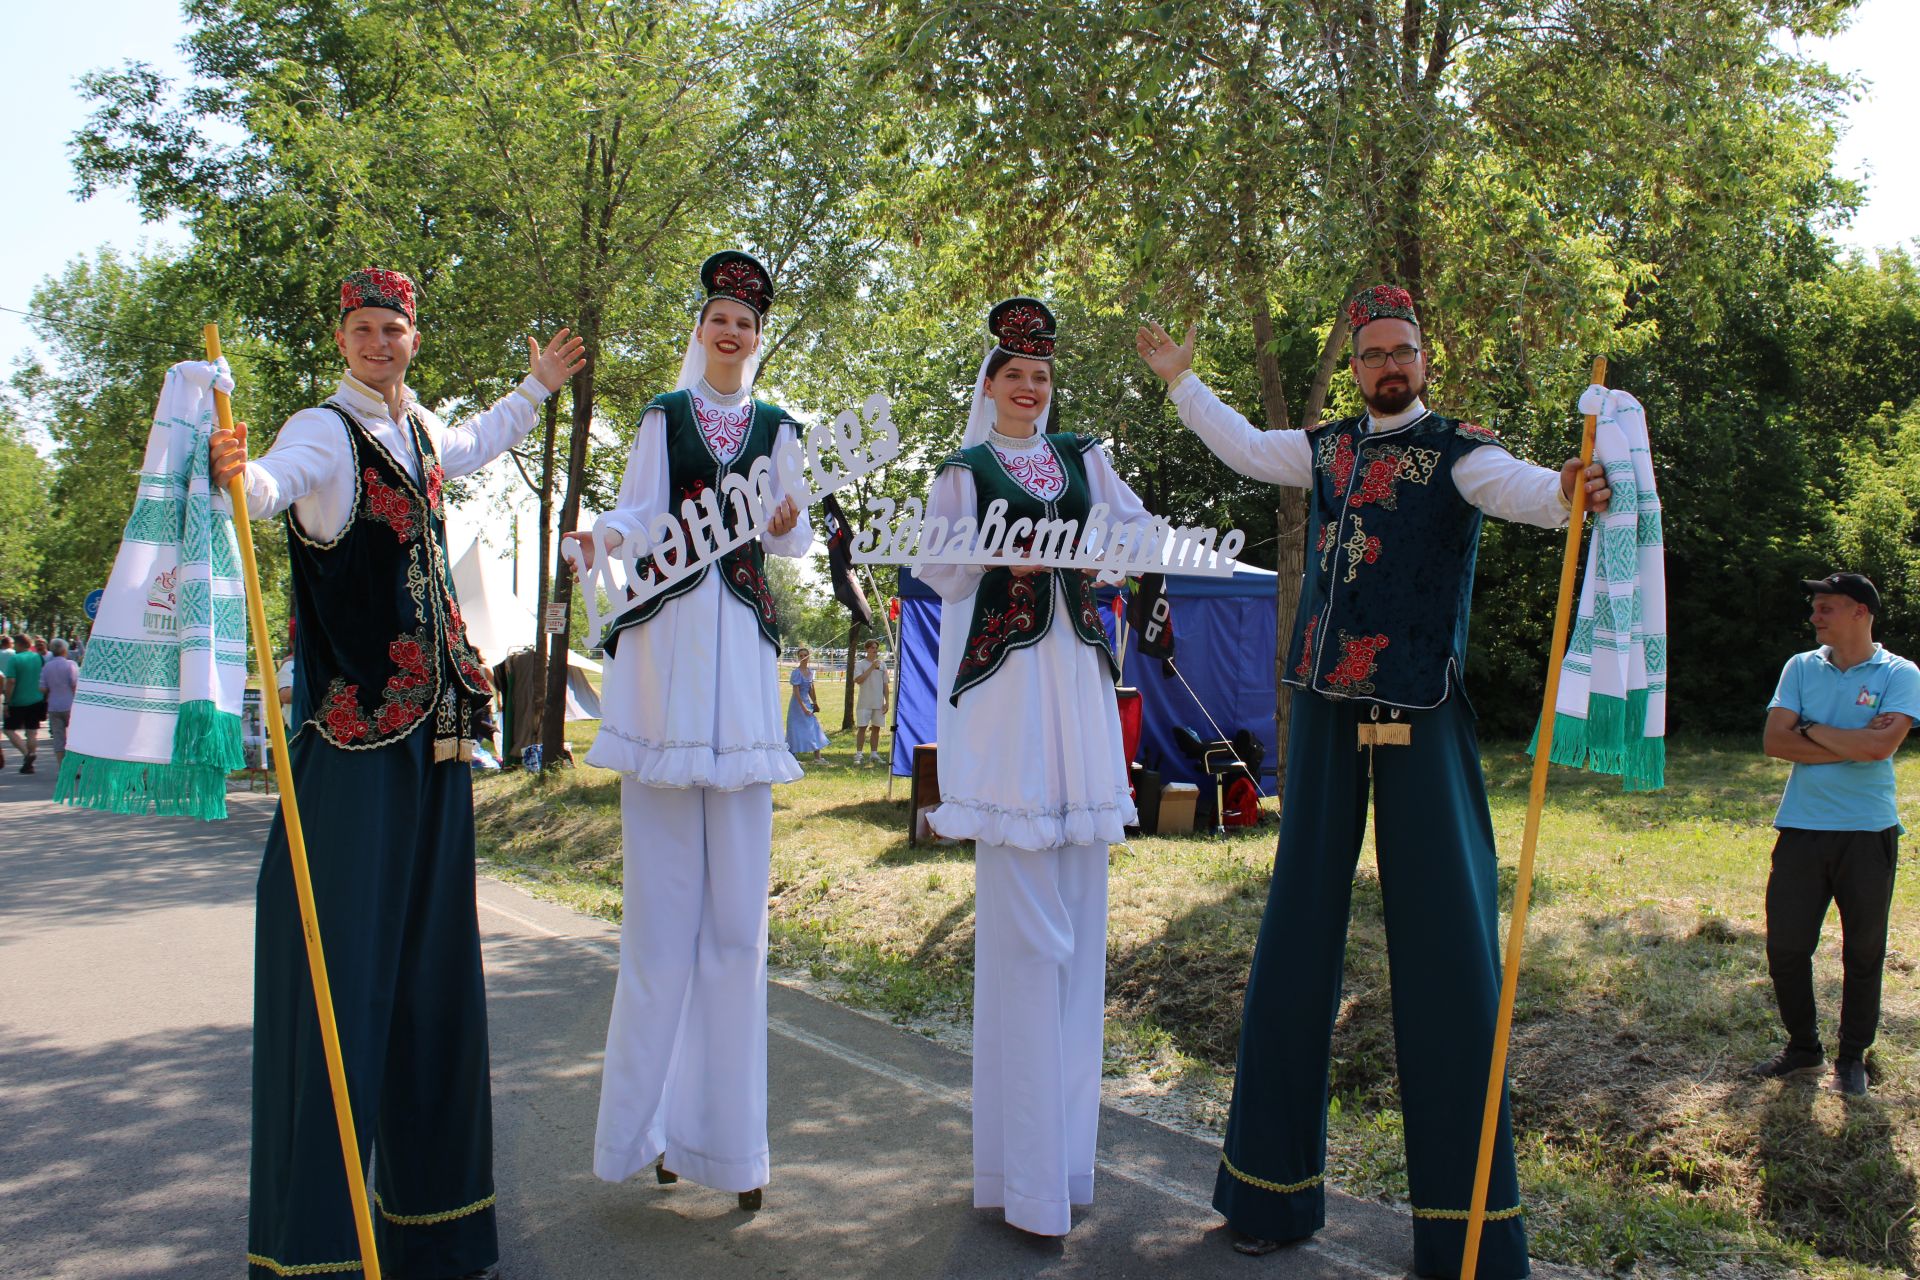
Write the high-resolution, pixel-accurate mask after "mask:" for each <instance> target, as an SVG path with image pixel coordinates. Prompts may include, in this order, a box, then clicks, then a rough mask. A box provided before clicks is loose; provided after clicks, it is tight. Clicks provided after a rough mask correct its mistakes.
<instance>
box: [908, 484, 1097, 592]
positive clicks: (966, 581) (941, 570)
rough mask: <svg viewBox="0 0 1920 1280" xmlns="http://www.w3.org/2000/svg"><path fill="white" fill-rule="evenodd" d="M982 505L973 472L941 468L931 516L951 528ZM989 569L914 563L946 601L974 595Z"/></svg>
mask: <svg viewBox="0 0 1920 1280" xmlns="http://www.w3.org/2000/svg"><path fill="white" fill-rule="evenodd" d="M1116 478H1117V477H1116ZM1123 487H1124V486H1123ZM979 509H980V507H979V499H978V496H977V494H976V492H975V490H974V487H973V472H972V471H970V470H968V469H967V468H966V467H961V466H950V467H942V468H940V474H939V475H937V476H935V477H934V480H933V492H932V493H930V494H928V495H927V519H928V520H929V521H932V520H934V519H936V518H941V519H945V520H946V522H947V528H949V529H951V528H952V527H953V525H954V522H955V521H958V520H971V519H973V518H974V517H975V515H976V514H977V513H978V511H979ZM985 572H986V569H985V568H984V567H983V566H981V565H977V564H918V565H915V566H914V567H913V576H914V577H916V578H918V579H920V581H922V582H924V583H926V584H927V585H928V586H929V587H932V588H933V590H934V592H935V594H937V595H938V596H939V597H940V599H941V600H943V601H946V600H964V599H966V598H967V597H968V596H970V595H972V594H973V593H974V590H975V589H976V588H977V587H979V585H980V575H981V574H983V573H985Z"/></svg>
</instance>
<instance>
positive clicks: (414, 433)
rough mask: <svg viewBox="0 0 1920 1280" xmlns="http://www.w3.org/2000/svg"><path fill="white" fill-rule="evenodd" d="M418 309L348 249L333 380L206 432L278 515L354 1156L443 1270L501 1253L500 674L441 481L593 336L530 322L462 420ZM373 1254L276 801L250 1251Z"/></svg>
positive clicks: (397, 1230)
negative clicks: (490, 396)
mask: <svg viewBox="0 0 1920 1280" xmlns="http://www.w3.org/2000/svg"><path fill="white" fill-rule="evenodd" d="M415 321H416V312H415V303H414V285H413V282H412V281H411V280H409V279H408V278H407V277H406V276H404V275H401V274H400V273H398V272H394V271H384V270H377V269H370V270H364V271H356V272H354V273H353V274H352V275H350V276H348V277H347V279H346V281H345V282H344V283H343V284H342V285H341V289H340V323H339V327H338V328H337V329H336V331H335V334H334V340H335V342H336V344H337V345H338V346H339V348H340V353H341V355H342V357H344V359H345V361H346V365H347V372H346V373H345V374H344V375H343V376H342V377H341V379H340V385H339V388H338V389H337V390H336V391H335V392H334V394H333V395H332V396H331V397H329V398H328V400H327V401H326V402H325V403H324V404H322V405H321V406H319V407H317V408H313V409H303V410H301V411H300V412H299V413H297V414H295V415H294V416H293V417H292V418H290V419H288V421H287V423H286V425H285V426H284V427H282V428H281V430H280V434H279V435H278V437H276V439H275V440H274V444H273V447H272V448H271V449H270V450H269V451H268V452H267V454H266V455H265V456H263V457H261V458H260V459H258V460H257V461H252V462H249V461H248V460H247V450H246V425H245V424H244V423H241V424H238V425H237V427H236V429H235V430H234V431H232V432H216V433H215V434H214V436H213V439H212V444H211V449H212V472H213V482H214V484H215V486H216V487H220V486H224V485H225V484H226V482H227V480H228V479H229V478H231V477H232V476H234V475H236V474H240V475H242V476H243V477H244V480H243V482H244V484H245V486H246V495H247V503H248V507H249V510H250V512H251V513H252V515H253V516H254V517H256V518H265V517H268V516H272V515H277V514H279V513H281V512H285V513H286V516H287V533H288V537H287V548H288V557H289V561H290V563H291V567H292V580H293V596H294V600H293V614H294V618H295V620H296V622H297V624H298V625H297V628H296V632H295V641H294V644H295V660H294V669H295V673H296V675H295V681H294V689H293V702H292V706H291V711H292V721H293V724H294V725H295V726H296V730H295V736H294V738H293V741H292V745H291V748H290V752H289V759H290V762H291V764H292V768H293V775H294V778H295V780H296V788H295V790H296V794H297V795H298V797H299V800H300V811H301V816H302V822H303V825H304V826H305V829H306V841H307V847H308V849H309V850H310V852H311V855H312V857H311V866H312V875H313V888H314V895H315V902H316V906H317V916H318V919H319V921H320V928H321V934H322V940H323V942H324V943H325V946H326V953H327V957H328V960H329V966H328V968H329V973H330V980H331V985H332V989H333V1000H334V1007H335V1013H336V1017H337V1019H338V1024H339V1029H340V1041H341V1047H342V1052H343V1054H344V1057H345V1066H346V1076H347V1082H348V1092H349V1094H350V1096H351V1099H352V1104H353V1112H354V1115H355V1116H356V1117H358V1118H359V1119H360V1122H361V1123H360V1125H359V1136H360V1146H361V1152H360V1156H361V1161H362V1163H364V1162H365V1161H366V1159H367V1157H368V1153H369V1148H370V1149H371V1153H372V1156H373V1165H374V1168H373V1183H374V1204H375V1207H376V1211H377V1221H376V1227H377V1233H378V1236H379V1247H380V1256H381V1261H382V1264H383V1269H384V1271H385V1274H387V1275H391V1276H395V1277H403V1278H411V1277H423V1278H427V1280H439V1278H443V1277H479V1276H487V1275H490V1274H491V1273H492V1272H491V1268H492V1267H493V1265H494V1263H495V1262H496V1261H497V1259H498V1257H499V1245H498V1241H497V1237H496V1232H495V1226H494V1211H493V1204H494V1188H493V1136H492V1101H491V1092H490V1084H489V1079H488V1064H487V1023H486V1016H487V1015H486V990H485V986H484V982H483V978H482V975H481V966H480V934H479V923H478V919H477V916H476V911H475V905H474V866H473V860H474V848H473V791H472V781H471V766H470V764H469V761H470V760H471V758H472V739H473V737H474V736H475V734H476V733H477V732H478V730H477V725H478V723H479V716H480V713H481V711H482V710H483V709H484V707H485V706H486V703H487V699H488V698H489V696H490V692H491V691H490V688H489V685H488V683H487V677H486V674H485V671H484V668H483V665H482V663H481V661H480V659H479V658H478V656H477V655H476V654H475V653H474V651H473V649H472V648H471V647H470V646H469V645H468V643H467V639H466V630H465V627H464V625H463V624H462V622H461V619H460V606H459V602H458V601H457V600H456V599H455V596H454V589H453V576H452V571H451V567H450V565H449V562H448V557H447V545H446V528H445V524H444V520H445V507H444V499H443V497H442V486H443V484H444V482H445V481H447V480H451V479H455V478H457V477H460V476H464V475H468V474H471V473H473V472H475V471H478V470H479V469H480V468H481V467H483V466H485V465H486V464H487V463H489V462H491V461H492V460H493V459H495V458H497V457H498V456H499V455H500V454H502V453H504V452H506V451H507V450H508V449H510V448H511V447H513V445H515V444H516V443H518V442H519V441H520V440H521V439H522V438H524V437H525V436H526V434H527V433H528V432H529V431H531V430H532V429H533V426H534V424H535V422H536V420H537V418H538V409H539V406H540V404H541V403H542V402H543V401H544V400H545V399H546V398H547V396H549V395H551V394H552V393H554V392H555V391H558V390H559V389H560V387H561V386H562V385H563V384H564V383H565V382H566V381H567V379H568V378H570V377H572V376H573V374H575V373H577V372H578V371H579V370H580V369H581V368H583V367H584V366H585V360H584V359H583V358H582V354H581V353H582V349H583V344H582V343H581V340H580V339H578V338H574V339H572V340H571V341H569V339H568V335H567V331H566V330H564V329H563V330H561V331H560V333H559V334H557V335H556V336H555V337H554V339H553V341H552V342H550V343H548V344H547V345H546V347H545V348H544V349H542V348H541V347H540V345H539V344H538V343H537V342H536V341H534V340H533V339H529V340H528V348H529V360H528V363H529V366H530V369H529V373H528V376H527V378H526V379H525V380H524V381H523V382H522V383H521V384H520V385H519V386H518V387H517V388H516V389H515V390H514V391H513V392H512V393H510V394H509V395H507V396H506V397H505V398H503V399H502V400H500V401H499V402H498V403H496V404H495V405H493V407H491V408H490V409H487V410H486V411H485V412H483V413H481V414H479V415H478V416H477V417H475V418H474V419H472V420H471V421H469V422H466V423H463V424H461V425H459V426H455V427H447V426H444V425H442V424H441V422H440V421H439V420H438V419H437V418H436V417H435V416H434V415H433V414H432V413H430V412H429V411H427V410H426V409H425V408H424V407H423V406H421V405H420V404H419V402H418V401H417V400H415V398H414V395H413V392H412V390H411V389H410V388H408V387H407V385H406V371H407V366H408V364H409V362H410V361H411V360H412V359H413V356H414V355H415V354H416V353H417V352H418V351H419V348H420V332H419V330H418V329H417V328H416V327H415ZM359 1253H360V1251H359V1245H358V1243H357V1240H356V1236H355V1232H354V1226H353V1221H352V1217H351V1211H350V1208H349V1199H348V1191H347V1186H346V1183H345V1180H344V1179H343V1178H342V1176H341V1167H340V1147H339V1141H338V1137H337V1134H336V1130H335V1127H334V1116H333V1110H332V1107H331V1105H330V1103H329V1101H328V1081H327V1072H326V1067H325V1063H324V1059H323V1056H322V1049H321V1039H320V1028H319V1023H318V1019H317V1016H316V1014H315V1010H314V995H313V987H312V982H311V979H310V977H309V975H308V970H307V961H306V956H305V953H304V949H303V943H302V935H301V925H300V917H299V914H298V911H297V908H296V902H295V894H294V888H293V883H292V872H291V867H290V862H289V854H288V847H287V838H286V832H285V828H284V826H283V823H282V821H281V819H280V818H279V817H276V818H275V819H274V824H273V829H272V831H271V832H270V833H269V835H268V837H267V848H266V857H265V860H264V862H263V864H262V866H261V870H260V882H259V898H258V910H257V916H256V934H255V944H254V1060H253V1160H252V1178H251V1189H250V1201H249V1214H248V1246H247V1262H248V1274H249V1275H251V1276H254V1277H265V1276H290V1275H328V1274H334V1273H341V1274H345V1273H352V1272H358V1271H360V1270H361V1264H360V1261H359Z"/></svg>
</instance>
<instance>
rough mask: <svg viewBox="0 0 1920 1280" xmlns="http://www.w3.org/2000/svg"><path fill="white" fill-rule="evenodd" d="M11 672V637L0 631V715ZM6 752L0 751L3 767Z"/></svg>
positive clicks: (0, 764)
mask: <svg viewBox="0 0 1920 1280" xmlns="http://www.w3.org/2000/svg"><path fill="white" fill-rule="evenodd" d="M12 674H13V637H12V636H10V635H7V634H6V633H5V632H0V716H4V709H5V705H6V701H7V681H8V680H9V679H10V678H11V677H12ZM6 763H7V753H6V752H5V751H0V768H5V767H6Z"/></svg>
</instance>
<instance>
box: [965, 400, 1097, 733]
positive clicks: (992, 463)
mask: <svg viewBox="0 0 1920 1280" xmlns="http://www.w3.org/2000/svg"><path fill="white" fill-rule="evenodd" d="M1098 447H1099V442H1098V441H1096V440H1095V439H1094V438H1093V437H1092V436H1083V435H1075V434H1073V433H1071V432H1065V431H1060V432H1050V433H1049V434H1048V435H1047V436H1046V437H1045V442H1044V443H1043V444H1042V445H1040V449H1042V450H1047V451H1049V454H1050V456H1051V457H1052V458H1053V459H1054V460H1055V461H1057V462H1058V463H1059V464H1060V467H1061V470H1062V471H1063V472H1065V474H1066V481H1067V487H1066V489H1065V491H1064V492H1062V493H1061V494H1060V496H1059V497H1057V498H1055V499H1054V500H1053V501H1052V502H1043V501H1041V500H1040V499H1039V498H1036V497H1034V496H1033V494H1031V493H1029V492H1028V491H1027V490H1026V488H1025V487H1024V486H1022V485H1021V484H1020V482H1019V481H1017V480H1015V479H1014V478H1013V477H1012V476H1011V475H1009V474H1008V473H1007V468H1006V465H1005V464H1004V463H1002V462H1001V461H1000V455H999V454H997V453H995V452H994V450H993V446H992V445H990V444H986V443H981V444H977V445H974V446H973V447H972V448H971V449H962V450H961V451H960V452H959V453H956V454H954V455H953V456H952V457H950V458H948V459H947V460H946V461H945V462H942V463H941V464H940V465H941V467H943V468H945V467H965V468H966V469H967V470H969V471H971V472H972V473H973V488H974V493H975V494H976V495H977V504H976V505H977V509H976V511H975V513H974V514H975V519H976V520H980V521H984V520H985V519H986V517H987V508H988V507H989V506H991V505H992V504H993V503H994V501H995V500H996V499H997V500H1000V501H1004V502H1005V503H1006V504H1007V509H1006V515H1005V517H1004V518H1005V520H1006V523H1007V525H1008V526H1009V527H1010V526H1012V524H1013V523H1014V521H1016V520H1021V519H1026V520H1034V521H1038V520H1072V521H1075V522H1076V525H1077V528H1079V529H1084V528H1085V527H1086V520H1087V514H1088V512H1089V511H1091V510H1092V507H1093V490H1092V488H1091V487H1090V486H1089V485H1088V484H1087V460H1086V456H1085V455H1086V452H1087V450H1089V449H1094V448H1098ZM1030 542H1031V538H1026V539H1022V540H1021V542H1019V543H1017V544H1016V545H1020V546H1024V545H1028V544H1029V543H1030ZM1054 582H1058V583H1059V584H1060V590H1059V591H1058V592H1055V591H1053V590H1052V585H1053V583H1054ZM1056 597H1063V598H1064V599H1065V601H1066V608H1067V617H1068V620H1069V622H1070V624H1071V625H1072V627H1073V630H1074V633H1075V634H1076V635H1078V636H1079V637H1080V638H1081V639H1082V640H1084V641H1085V642H1086V643H1088V644H1090V645H1094V646H1096V647H1097V648H1098V649H1099V650H1100V652H1101V654H1102V655H1103V656H1104V657H1105V658H1106V660H1107V669H1108V671H1109V672H1110V673H1111V674H1112V675H1113V677H1114V679H1116V680H1118V679H1119V674H1120V672H1119V668H1118V667H1117V666H1115V665H1114V661H1113V651H1112V649H1111V648H1109V647H1108V644H1107V631H1106V628H1105V627H1103V626H1101V625H1100V606H1099V602H1098V600H1097V599H1096V597H1095V595H1094V589H1093V579H1091V578H1089V577H1088V576H1087V575H1086V574H1084V573H1082V572H1081V571H1080V570H1078V569H1054V570H1053V571H1052V572H1051V573H1049V574H1046V575H1044V576H1043V575H1041V574H1037V573H1036V574H1031V575H1029V576H1027V577H1023V578H1017V577H1015V576H1014V574H1013V570H1011V569H1005V568H993V569H988V570H987V571H986V573H984V574H982V575H981V578H980V586H979V588H978V589H977V590H976V591H975V592H974V596H973V621H972V623H971V624H970V626H969V627H968V629H967V649H966V652H965V653H964V654H963V655H962V656H961V659H960V670H959V673H958V674H957V675H956V676H955V678H954V682H953V693H952V694H951V695H950V697H951V699H952V702H953V704H954V705H955V706H958V705H959V704H960V695H961V694H962V693H964V692H966V691H967V690H968V689H971V688H972V687H973V686H974V685H977V684H979V683H980V682H981V681H983V680H985V679H987V678H988V677H989V676H991V675H992V674H993V673H994V672H996V671H998V670H999V669H1000V664H1001V663H1003V662H1005V661H1006V660H1007V655H1008V654H1009V653H1012V652H1013V651H1014V650H1015V649H1024V648H1026V647H1027V646H1028V645H1031V644H1038V643H1039V641H1040V638H1041V637H1042V636H1044V635H1046V634H1047V629H1048V628H1049V627H1051V626H1052V625H1053V613H1054V601H1055V599H1056Z"/></svg>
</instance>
